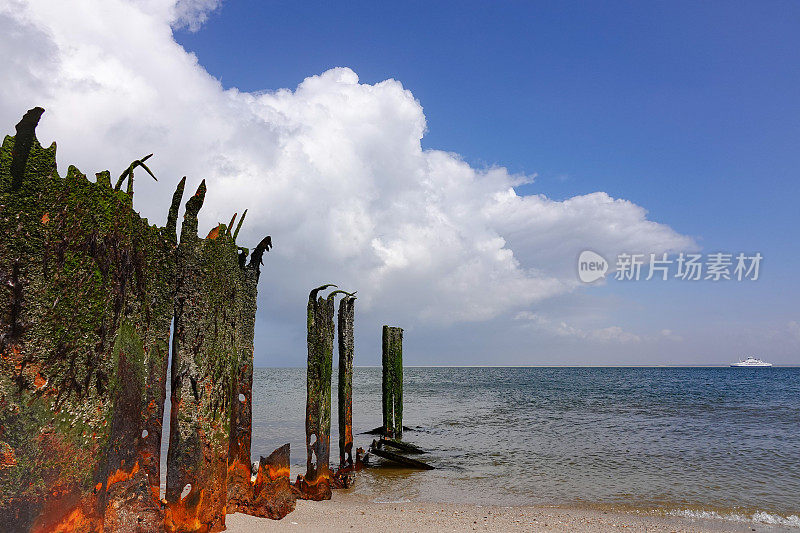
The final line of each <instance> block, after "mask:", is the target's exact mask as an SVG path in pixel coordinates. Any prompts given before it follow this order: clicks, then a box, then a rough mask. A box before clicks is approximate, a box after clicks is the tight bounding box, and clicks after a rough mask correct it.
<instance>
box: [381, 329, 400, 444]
mask: <svg viewBox="0 0 800 533" xmlns="http://www.w3.org/2000/svg"><path fill="white" fill-rule="evenodd" d="M382 362H383V394H382V404H383V430H384V434H385V435H386V436H389V437H394V438H397V439H399V438H402V436H403V329H402V328H397V327H390V326H383V357H382Z"/></svg>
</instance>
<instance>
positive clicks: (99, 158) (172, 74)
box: [0, 0, 694, 327]
mask: <svg viewBox="0 0 800 533" xmlns="http://www.w3.org/2000/svg"><path fill="white" fill-rule="evenodd" d="M218 5H219V2H218V1H214V0H194V1H186V0H181V1H178V2H169V1H156V0H143V1H138V2H130V3H129V2H123V1H121V0H103V1H88V0H84V1H74V2H63V1H61V0H50V1H45V0H41V1H39V0H37V1H31V2H26V3H24V4H23V3H21V2H20V3H11V4H7V5H5V6H4V7H3V8H0V30H3V31H2V32H0V53H2V56H3V57H4V61H3V62H2V63H0V75H2V79H3V80H4V81H3V92H2V100H1V101H0V123H1V124H4V125H5V126H4V127H5V128H6V131H9V132H10V131H13V130H12V126H13V124H15V123H16V121H17V120H18V119H19V117H20V116H21V114H22V113H23V112H24V110H25V109H28V108H29V107H32V106H34V105H41V106H43V107H45V108H46V109H47V113H46V115H45V117H44V118H43V120H42V123H41V125H40V128H39V130H38V134H39V138H40V139H41V140H42V142H45V143H49V142H50V141H51V140H57V141H58V143H59V152H58V157H59V164H60V168H61V169H62V171H63V170H65V168H66V167H65V165H66V164H68V163H74V164H76V165H77V166H78V167H79V168H81V170H83V171H84V172H86V173H87V174H90V173H92V172H95V171H98V170H102V169H103V168H106V167H108V168H110V169H111V170H112V171H120V170H121V169H122V168H124V167H125V166H127V164H128V163H129V162H130V161H131V160H132V159H134V158H136V157H139V156H141V155H144V154H147V153H149V152H155V153H156V155H155V157H154V158H153V159H152V160H151V161H152V163H153V164H152V166H151V167H152V168H153V169H154V171H155V172H156V175H157V176H159V178H160V182H159V183H157V184H156V183H151V182H149V181H148V180H147V179H145V178H144V177H142V178H138V181H137V183H136V196H135V201H136V206H137V208H139V209H140V210H141V211H142V212H143V213H144V214H145V216H148V217H149V218H150V219H151V220H153V221H159V222H161V223H163V219H164V218H165V215H166V209H167V202H168V198H169V197H170V195H171V193H172V187H173V186H174V183H175V182H177V180H178V178H180V176H182V175H184V174H185V175H187V176H188V177H189V187H190V188H191V187H193V186H196V185H197V184H198V183H199V181H200V180H201V179H203V178H205V179H206V181H207V183H208V188H209V193H208V195H207V197H206V198H207V200H206V206H205V207H204V209H203V211H202V217H201V222H202V224H204V225H205V227H206V228H210V227H211V225H212V224H214V223H216V222H217V221H224V222H227V220H228V219H229V218H230V216H231V214H232V213H233V212H234V211H238V212H241V211H242V210H243V209H244V208H249V210H250V211H249V212H248V219H247V223H246V225H245V228H244V230H243V233H242V235H241V236H240V241H243V243H244V244H250V243H255V242H256V241H257V240H258V239H259V238H260V236H261V234H263V233H270V234H271V235H272V236H273V239H274V241H275V244H276V246H275V249H274V250H273V251H272V252H270V256H269V257H268V258H267V261H268V263H269V264H268V272H269V276H270V277H269V279H270V281H269V282H264V283H262V291H264V292H267V293H268V294H269V298H270V302H271V304H270V305H268V306H266V308H265V309H266V311H264V312H262V314H261V315H260V317H259V320H260V321H261V322H262V323H263V322H265V321H270V320H272V319H273V318H274V319H276V320H279V319H280V318H282V317H281V316H278V315H281V313H282V311H281V310H282V309H286V308H287V306H298V307H299V308H300V309H302V305H303V301H304V299H305V297H306V295H307V291H308V289H309V288H311V287H313V286H315V285H316V284H319V283H323V282H337V283H339V284H340V285H342V286H343V287H346V288H348V289H358V291H359V295H360V302H361V303H360V306H361V307H360V308H361V309H362V310H363V312H364V313H366V315H365V316H366V317H367V322H370V323H372V322H378V321H380V320H387V321H392V322H397V323H401V324H406V325H413V324H415V323H421V322H424V323H426V324H434V325H436V324H438V325H441V326H443V327H445V326H446V325H447V324H451V323H456V322H464V321H485V320H489V319H492V318H495V317H498V316H504V315H508V316H509V317H513V314H514V313H517V312H519V311H520V310H525V309H529V308H530V306H531V305H532V304H535V303H537V302H542V301H543V300H545V299H548V298H552V297H555V296H558V295H561V294H564V293H567V292H570V291H574V290H576V289H577V287H578V283H577V279H576V276H575V271H574V268H575V259H576V257H577V254H578V253H579V252H580V251H581V250H583V249H586V248H591V249H594V250H597V251H600V252H602V253H606V254H609V255H611V254H615V253H617V252H619V251H647V252H661V251H666V250H678V249H684V248H687V247H693V246H694V244H693V242H692V240H691V239H689V238H687V237H685V236H682V235H679V234H677V233H676V232H675V231H673V230H672V229H670V228H669V227H668V226H666V225H663V224H658V223H656V222H653V221H650V220H648V219H647V213H646V211H645V210H644V209H643V208H641V207H639V206H637V205H635V204H633V203H631V202H628V201H625V200H618V199H613V198H611V197H609V196H608V195H607V194H605V193H602V192H596V193H593V194H587V195H583V196H576V197H574V198H570V199H567V200H565V201H554V200H551V199H549V198H546V197H544V196H525V197H523V196H519V195H518V194H516V192H515V190H514V186H515V185H518V184H520V183H521V182H524V181H530V179H531V178H529V177H525V176H515V175H511V174H509V172H508V171H507V170H506V169H505V168H502V167H494V168H488V169H478V168H474V167H471V166H470V165H468V164H466V163H465V162H464V161H462V160H461V159H460V158H459V156H458V155H457V154H452V153H446V152H441V151H436V150H423V149H422V148H421V145H420V140H421V138H422V136H423V134H424V133H425V130H426V122H425V115H424V113H423V110H422V106H421V105H420V103H419V102H418V101H417V100H416V99H415V98H414V95H413V94H411V92H410V91H408V90H405V89H404V88H403V86H402V84H401V83H400V82H399V81H395V80H391V79H390V80H386V81H383V82H381V83H377V84H375V85H369V84H363V83H359V81H358V76H357V75H356V73H354V72H353V71H352V70H350V69H348V68H335V69H332V70H329V71H327V72H324V73H322V74H319V75H315V76H310V77H309V78H307V79H306V80H305V81H303V82H302V83H301V84H300V85H299V86H298V87H297V88H296V89H294V90H287V89H281V90H277V91H266V92H262V93H246V92H240V91H237V90H236V89H230V90H225V89H224V88H223V87H222V86H221V84H220V83H219V82H218V80H216V79H215V78H213V77H212V76H211V75H209V74H208V73H207V72H206V71H205V70H204V69H203V68H202V66H201V65H199V64H198V61H197V58H196V57H194V56H193V55H192V54H190V53H187V52H186V51H185V50H184V49H183V48H181V47H180V46H179V45H178V44H177V43H176V42H175V41H174V39H173V37H172V27H173V26H188V27H189V28H192V29H196V28H197V27H198V26H199V24H201V23H202V22H203V20H204V19H205V17H206V16H207V13H208V12H209V10H213V9H215V8H217V7H218ZM254 68H263V69H265V70H268V69H269V65H268V64H265V65H255V66H254ZM202 224H201V227H202ZM201 231H202V230H201ZM264 313H267V314H264ZM301 313H302V311H301ZM537 313H541V309H540V310H538V311H537ZM301 316H302V315H301ZM300 323H301V324H302V323H303V322H302V320H301V322H300Z"/></svg>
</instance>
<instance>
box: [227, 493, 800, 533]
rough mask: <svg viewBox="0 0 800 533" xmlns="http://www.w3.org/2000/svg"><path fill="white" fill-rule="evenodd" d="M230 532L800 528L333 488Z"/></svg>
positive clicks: (241, 518)
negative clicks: (415, 498) (391, 497)
mask: <svg viewBox="0 0 800 533" xmlns="http://www.w3.org/2000/svg"><path fill="white" fill-rule="evenodd" d="M226 523H227V527H228V529H227V531H229V532H231V533H251V532H256V531H294V532H311V531H350V532H374V531H491V532H495V531H496V532H505V531H554V532H572V531H577V532H590V531H591V532H594V531H601V532H605V531H609V532H610V531H667V532H672V531H686V532H695V531H701V532H746V531H760V532H777V531H790V532H791V531H800V529H798V527H793V526H791V525H788V524H786V525H783V524H775V525H773V524H767V523H763V522H756V521H752V520H746V521H736V520H730V519H726V518H723V517H713V516H709V517H700V516H677V515H674V514H667V513H664V514H661V513H657V512H638V513H637V512H633V511H623V510H618V509H607V510H606V509H601V508H590V507H577V506H575V507H568V506H519V507H510V506H499V505H474V504H453V503H434V502H410V501H398V502H385V503H381V502H376V501H374V500H370V499H369V498H367V497H366V496H362V495H357V494H353V493H348V492H346V491H334V493H333V498H332V499H331V500H328V501H322V502H313V501H305V500H298V501H297V508H296V509H295V511H294V512H292V513H290V514H289V515H287V516H286V517H285V518H283V519H282V520H270V519H267V518H257V517H253V516H248V515H243V514H238V513H237V514H231V515H228V516H227V518H226Z"/></svg>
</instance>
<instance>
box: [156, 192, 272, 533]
mask: <svg viewBox="0 0 800 533" xmlns="http://www.w3.org/2000/svg"><path fill="white" fill-rule="evenodd" d="M205 192H206V187H205V182H203V183H201V184H200V187H199V188H198V190H197V192H196V193H195V195H194V196H193V197H192V198H191V199H189V201H188V202H187V204H186V211H185V215H184V221H183V225H182V227H181V240H180V244H179V246H178V259H177V283H176V284H177V288H176V297H175V331H174V336H173V361H172V396H171V402H172V403H171V405H172V411H171V420H170V442H169V452H168V456H167V490H166V501H167V517H166V521H165V525H166V528H167V530H168V531H219V530H222V529H224V527H225V514H226V510H227V503H228V499H229V496H230V495H229V491H228V480H229V479H232V480H233V483H234V489H235V490H234V494H233V495H232V496H233V503H234V505H236V506H239V505H243V504H244V503H245V502H246V500H247V498H249V486H248V485H249V475H248V473H249V469H250V466H249V465H250V457H249V456H250V425H251V407H250V405H251V404H250V401H251V387H252V366H253V328H254V321H255V308H256V292H257V291H256V284H257V282H258V275H259V269H260V265H261V256H262V255H263V253H264V251H265V250H266V249H268V248H269V246H271V240H270V239H269V238H266V239H264V240H263V241H262V242H261V243H260V244H259V245H258V246H257V247H256V249H255V250H254V251H253V253H252V255H251V256H250V262H249V263H247V264H245V261H244V260H245V259H246V257H247V250H245V249H241V252H242V253H241V254H239V250H240V249H239V248H237V246H236V243H235V241H234V237H233V234H232V233H231V231H230V229H229V228H228V227H227V226H225V225H224V224H220V225H219V226H217V227H216V228H214V229H212V230H211V232H210V233H209V234H208V236H207V237H206V238H205V239H201V238H199V237H198V236H197V213H198V211H199V210H200V208H201V207H202V205H203V200H204V197H205ZM232 443H233V444H232ZM229 459H231V460H230V461H229ZM229 465H230V467H231V468H232V469H229ZM240 467H242V468H244V469H246V470H245V471H244V472H241V471H240V470H242V468H240ZM242 474H244V475H242ZM236 489H238V490H236Z"/></svg>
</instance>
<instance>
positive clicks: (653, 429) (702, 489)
mask: <svg viewBox="0 0 800 533" xmlns="http://www.w3.org/2000/svg"><path fill="white" fill-rule="evenodd" d="M333 380H334V383H333V410H332V412H333V417H332V418H333V428H332V430H331V436H332V438H331V452H332V453H331V463H332V464H335V463H336V462H337V460H338V446H337V435H338V433H337V428H336V412H337V411H336V392H335V391H336V372H334V377H333ZM353 381H354V383H353V397H354V406H353V413H354V415H353V417H354V420H353V429H354V434H355V441H356V442H355V443H356V446H362V447H364V448H366V447H367V445H368V444H369V442H370V441H371V439H372V436H370V435H363V434H360V432H363V431H366V430H368V429H372V428H374V427H376V426H379V425H380V423H381V420H380V417H381V414H380V403H381V390H380V386H381V376H380V369H379V368H356V369H355V376H354V380H353ZM253 398H254V408H253V447H252V449H253V459H254V460H257V459H258V455H259V454H261V455H268V454H269V453H270V452H271V451H272V450H274V449H275V448H277V447H278V446H280V445H282V444H284V443H286V442H290V443H291V449H292V474H293V475H296V474H297V473H301V472H303V471H304V469H305V446H304V435H305V431H304V426H303V424H304V417H305V369H268V368H259V369H256V371H255V376H254V382H253ZM404 400H405V410H404V422H405V425H407V426H410V427H412V428H414V431H410V432H408V433H407V434H406V435H405V438H406V440H409V441H410V442H413V443H415V444H417V445H419V446H421V447H422V448H424V449H427V450H430V452H431V453H430V454H428V455H426V456H424V457H425V460H426V461H429V462H431V463H432V464H435V465H436V466H437V467H438V468H437V470H432V471H425V472H416V471H408V470H400V469H370V470H367V471H366V472H364V473H363V474H361V475H360V476H359V478H358V481H357V483H356V487H355V489H354V490H355V492H357V493H360V494H364V495H367V496H369V497H370V498H371V499H376V500H379V501H399V500H403V499H409V500H430V501H452V502H468V503H486V504H499V505H524V504H550V503H555V504H591V505H631V504H632V505H634V506H636V507H637V508H652V507H664V508H672V509H710V510H721V511H722V510H724V511H731V510H737V511H741V512H744V513H749V512H755V511H756V510H760V511H766V512H769V513H777V514H780V515H783V516H787V515H792V514H797V513H798V511H800V500H798V497H797V495H798V494H800V466H798V465H800V369H794V368H772V369H768V368H767V369H736V368H690V369H680V368H406V369H405V374H404Z"/></svg>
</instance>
